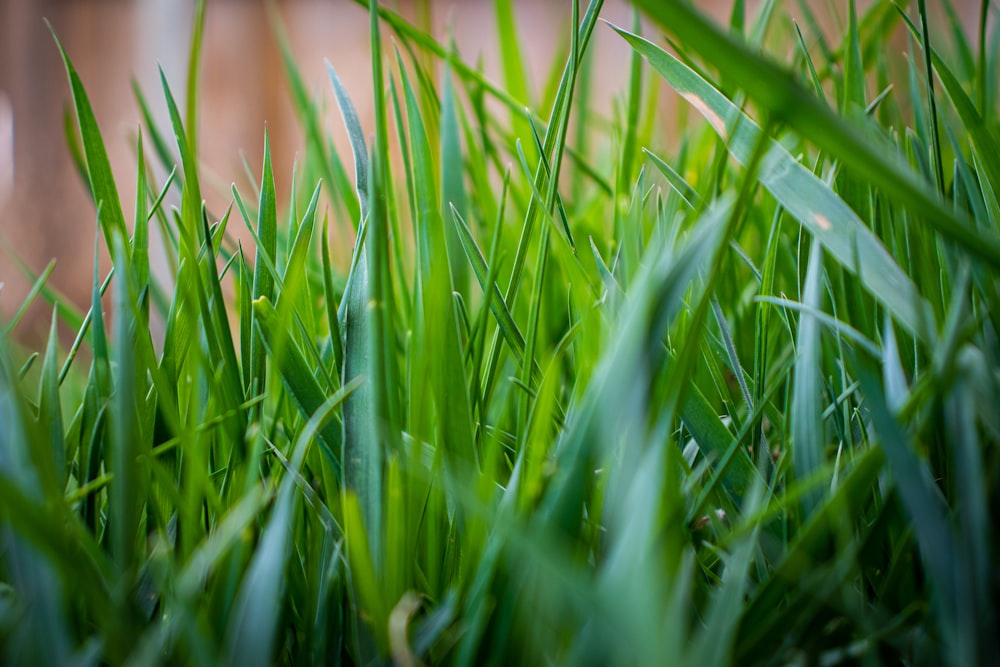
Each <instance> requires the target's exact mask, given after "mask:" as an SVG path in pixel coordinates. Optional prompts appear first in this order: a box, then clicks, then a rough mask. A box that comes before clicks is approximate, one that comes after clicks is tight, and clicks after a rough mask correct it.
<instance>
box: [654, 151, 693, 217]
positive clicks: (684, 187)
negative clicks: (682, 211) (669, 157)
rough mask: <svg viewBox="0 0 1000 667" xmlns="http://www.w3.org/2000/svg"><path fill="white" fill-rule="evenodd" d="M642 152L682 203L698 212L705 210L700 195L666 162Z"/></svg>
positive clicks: (655, 155) (656, 156) (657, 156)
mask: <svg viewBox="0 0 1000 667" xmlns="http://www.w3.org/2000/svg"><path fill="white" fill-rule="evenodd" d="M642 152H643V153H645V155H646V157H648V158H649V161H650V162H652V163H653V166H654V167H656V168H657V169H658V170H659V172H660V173H661V174H663V176H664V177H665V178H666V179H667V183H669V184H670V187H671V188H673V189H674V191H675V192H677V194H678V195H679V196H680V198H681V199H682V200H684V203H685V204H687V205H688V206H689V207H691V208H693V209H694V210H696V211H700V210H702V209H703V208H705V202H704V201H703V200H702V198H701V195H699V194H698V191H697V190H695V189H694V188H693V187H692V186H691V185H690V184H689V183H688V182H687V181H686V180H685V179H684V177H683V176H681V175H680V174H679V173H677V171H676V170H675V169H674V168H673V167H671V166H670V165H669V164H667V162H666V161H665V160H664V159H663V158H661V157H660V156H659V155H657V154H656V153H653V152H652V151H650V150H649V149H647V148H643V149H642Z"/></svg>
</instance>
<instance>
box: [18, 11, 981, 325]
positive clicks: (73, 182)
mask: <svg viewBox="0 0 1000 667" xmlns="http://www.w3.org/2000/svg"><path fill="white" fill-rule="evenodd" d="M879 1H881V0H879ZM937 1H938V0H931V2H930V3H928V4H931V5H933V4H936V3H937ZM268 4H269V3H266V2H263V1H257V0H208V15H207V20H206V34H205V42H204V55H203V60H202V70H201V95H200V116H199V131H200V140H201V145H200V148H201V158H202V160H203V163H204V167H203V178H204V179H205V180H206V182H208V183H209V184H211V185H212V186H214V187H212V188H211V190H210V191H206V193H205V196H206V198H207V199H208V202H209V208H210V210H215V211H221V210H224V209H225V208H226V207H227V206H228V204H229V200H230V195H229V190H230V186H231V184H232V183H233V182H234V181H235V182H236V183H237V184H238V186H239V187H240V189H241V191H243V192H245V193H246V192H251V189H250V186H249V185H248V181H247V178H246V176H245V169H244V166H243V165H244V159H245V160H246V161H248V163H249V164H250V165H251V166H252V168H253V170H254V172H255V173H259V171H260V162H261V159H262V146H263V131H264V127H265V124H266V126H267V128H268V131H269V134H270V141H271V147H272V151H273V157H274V162H275V165H274V166H275V175H276V177H277V179H278V189H279V193H278V194H279V199H281V197H282V195H283V194H287V193H288V189H289V183H288V181H289V178H290V175H291V172H292V165H293V162H294V160H295V156H296V152H297V151H298V150H300V149H301V147H302V145H303V138H302V134H301V131H300V129H299V128H298V126H297V123H296V121H295V117H294V113H293V110H292V106H291V103H290V99H289V95H288V91H287V86H286V84H285V78H284V74H283V69H282V64H281V59H280V52H279V49H278V45H277V40H276V38H275V33H274V29H273V25H272V16H274V15H275V14H276V15H278V16H280V19H281V22H282V24H283V25H284V28H285V30H286V32H287V34H288V36H289V39H290V42H291V45H292V49H293V51H294V53H295V56H296V58H297V60H298V63H299V66H300V68H301V69H302V73H303V75H304V76H305V77H306V80H307V82H308V84H309V85H310V86H311V89H312V90H313V91H314V92H315V93H316V94H319V93H321V92H322V93H323V94H324V95H326V98H327V99H331V96H330V95H329V82H328V79H327V77H326V72H325V69H324V64H323V60H324V58H326V59H329V60H330V61H331V62H332V63H333V65H334V66H335V67H336V68H337V70H338V72H339V73H340V76H341V78H342V79H343V81H344V83H345V85H346V86H347V88H348V90H349V92H350V94H351V95H352V98H353V100H354V102H355V104H356V106H357V107H358V112H359V115H360V117H361V119H362V124H363V125H366V128H365V129H366V131H370V129H371V128H370V119H371V104H372V103H371V93H370V86H371V83H370V82H371V70H370V65H369V63H368V57H369V56H368V52H369V42H368V17H367V11H366V10H365V9H364V8H363V7H360V6H359V5H358V4H356V3H355V2H353V1H351V0H284V1H276V2H272V3H270V5H271V8H272V9H276V10H277V11H276V12H269V11H268ZM386 4H389V5H390V6H392V4H393V3H391V2H389V3H386ZM698 4H699V6H700V7H704V8H705V9H707V10H710V11H711V12H713V13H714V14H716V15H717V16H719V17H724V16H726V15H727V14H728V12H729V10H730V7H731V5H732V0H709V1H705V2H699V3H698ZM758 4H759V3H757V2H751V3H750V6H751V10H752V8H754V7H756V6H757V5H758ZM811 4H813V5H815V6H816V7H817V8H818V9H819V10H820V13H821V14H822V15H823V16H825V17H827V18H826V20H827V21H828V23H829V27H830V29H831V31H832V32H834V33H837V32H838V31H839V30H840V26H841V25H842V21H843V16H844V13H845V12H846V8H847V5H848V3H847V0H814V1H812V2H811ZM858 4H859V8H863V7H864V6H867V5H869V4H870V2H859V3H858ZM955 4H956V6H958V7H959V8H960V10H961V11H962V12H963V14H964V15H965V18H966V20H967V21H968V24H969V26H972V25H974V21H975V17H976V14H977V12H978V9H979V0H955ZM783 5H784V6H785V9H786V10H787V11H788V12H789V13H791V14H792V15H794V13H795V8H796V6H797V3H796V2H795V1H794V0H786V2H784V3H783ZM515 6H516V16H517V19H518V25H519V36H520V38H521V40H522V44H523V46H524V47H525V51H526V53H525V54H524V57H525V60H526V62H527V63H528V66H529V69H530V74H531V78H532V83H533V84H534V86H535V87H536V90H537V88H538V87H540V86H541V85H542V84H543V83H544V81H545V77H546V75H547V72H548V71H549V68H550V65H551V61H552V57H553V54H554V53H555V51H556V48H557V46H558V45H559V44H560V43H561V40H562V39H563V37H564V33H566V25H567V19H568V16H569V6H570V4H569V2H568V0H525V1H520V2H516V3H515ZM193 7H194V0H0V283H3V288H2V289H0V317H4V318H9V317H10V315H11V314H12V313H13V312H14V311H15V310H16V309H17V308H18V306H19V305H20V304H21V302H22V300H23V298H24V296H25V294H26V293H27V290H28V288H29V287H30V284H31V281H30V280H29V279H28V278H26V277H25V273H24V270H23V269H22V268H21V267H20V266H19V265H18V262H16V261H14V259H13V257H15V256H16V257H18V258H20V259H21V260H23V262H24V264H25V265H26V266H27V268H28V269H30V270H31V271H34V272H36V273H37V272H40V271H42V270H43V269H44V268H45V266H46V265H47V264H48V262H49V261H50V260H52V259H53V258H54V259H56V260H57V264H56V269H55V271H54V273H53V275H52V278H51V280H50V282H49V284H50V285H51V286H52V287H54V288H55V289H57V290H58V291H59V292H61V293H62V294H64V295H65V296H66V297H68V298H69V299H71V300H73V301H74V302H76V303H77V304H83V303H86V302H88V301H89V291H90V286H89V285H90V280H91V278H90V276H91V271H92V264H93V242H94V234H95V224H96V223H95V216H94V209H93V205H92V204H91V203H90V202H89V199H88V196H87V194H86V190H85V188H84V185H83V183H82V182H81V180H80V177H79V175H78V174H77V172H76V170H75V168H74V167H73V163H72V161H71V159H70V157H69V151H68V149H67V148H66V142H65V139H64V130H63V115H64V113H65V110H66V109H67V108H68V105H69V103H70V98H69V92H68V85H67V83H66V75H65V70H64V68H63V65H62V62H61V60H60V58H59V53H58V50H57V49H56V46H55V43H54V41H53V39H52V37H51V35H50V34H49V31H48V28H47V27H46V25H45V23H44V21H43V19H48V21H50V22H51V24H52V26H53V28H54V29H55V31H56V33H57V34H58V35H59V37H60V39H61V40H62V41H63V44H64V46H65V47H66V50H67V52H68V53H69V55H70V57H71V58H72V59H73V61H74V64H75V66H76V69H77V71H78V72H79V74H80V77H81V79H82V80H83V83H84V85H85V86H86V88H87V91H88V94H89V96H90V101H91V104H92V105H93V107H94V110H95V113H96V116H97V120H98V123H99V124H100V126H101V130H102V133H103V135H104V139H105V142H106V144H107V148H108V152H109V155H110V158H111V163H112V168H113V170H114V173H115V176H116V179H117V183H118V189H119V193H120V194H121V196H122V202H123V207H124V208H125V210H126V211H129V210H130V209H131V207H132V202H133V194H132V193H133V192H134V188H135V174H134V155H133V153H134V146H135V135H136V131H137V128H138V126H139V123H140V114H139V111H138V106H137V104H136V102H135V98H134V96H133V93H132V81H133V80H134V81H135V82H136V83H137V84H138V85H139V86H140V87H141V88H142V90H143V91H144V92H145V94H146V96H147V99H148V100H149V101H150V103H151V105H152V107H153V113H154V116H155V117H156V118H157V120H158V121H159V123H160V125H161V127H166V125H167V123H166V120H167V118H166V109H165V105H164V103H163V101H162V100H163V96H162V93H161V90H160V84H159V75H158V71H157V67H158V66H159V67H162V68H163V71H164V73H165V74H166V76H167V79H168V80H169V81H170V83H171V86H172V89H173V92H174V94H175V95H176V96H177V97H178V98H179V99H178V104H179V105H181V108H183V104H184V102H183V89H184V81H185V69H186V63H187V57H188V48H189V44H190V31H191V21H192V14H193ZM396 7H397V8H398V9H399V10H400V11H401V13H403V14H404V15H405V16H408V17H410V18H411V19H413V20H415V21H418V22H422V23H423V25H427V26H430V27H431V29H432V32H434V33H435V35H436V36H437V37H438V38H439V39H440V40H447V39H448V38H449V35H450V34H453V35H454V39H455V41H456V43H457V46H458V49H459V51H460V53H461V54H462V56H463V58H464V59H465V61H466V62H470V63H476V62H478V61H480V60H481V61H482V63H483V65H484V68H485V71H486V73H487V75H488V76H489V77H490V78H492V79H494V80H499V79H500V72H499V63H498V46H497V41H496V29H495V18H494V17H495V9H494V4H493V2H492V0H465V1H462V0H434V1H432V2H429V3H421V5H420V7H421V9H419V10H418V8H417V7H415V6H414V3H413V2H412V1H409V2H407V1H402V2H398V3H396ZM418 14H419V15H418ZM602 15H603V16H604V18H606V19H607V20H609V21H612V22H615V23H618V24H621V25H626V26H627V25H629V24H630V22H631V9H630V8H629V6H628V4H627V2H625V0H608V1H607V2H606V5H605V9H604V11H603V13H602ZM788 27H790V26H788ZM595 40H596V41H595V48H596V60H595V62H596V63H597V73H596V78H595V80H596V81H597V82H604V81H606V82H607V83H608V85H607V86H604V87H603V88H602V89H601V90H600V91H597V94H596V98H595V103H596V104H597V105H599V106H601V107H603V108H604V110H610V107H611V104H612V102H613V98H614V96H615V95H616V94H617V93H618V92H619V91H620V88H621V86H622V85H623V83H624V79H625V73H626V72H627V66H628V65H627V59H628V55H629V54H628V50H627V48H626V47H625V46H624V43H623V42H622V41H621V40H620V39H619V38H617V36H614V35H613V34H611V31H610V30H608V29H606V28H605V27H604V26H601V27H600V28H599V29H598V30H597V33H596V35H595ZM904 45H905V44H904ZM902 48H903V47H902V46H901V50H902ZM667 104H668V105H669V104H670V103H669V101H668V102H667ZM668 112H669V111H668ZM331 127H332V129H333V134H334V137H335V138H336V139H337V141H338V148H339V149H340V150H342V151H343V153H344V154H345V156H347V155H348V154H349V147H348V144H347V140H346V136H345V135H344V132H343V131H342V129H341V126H340V124H339V121H338V122H337V123H336V124H333V125H331ZM127 217H129V218H130V217H131V216H129V215H128V214H127ZM235 226H241V225H239V224H237V225H234V226H231V227H230V228H231V229H232V228H233V227H235ZM105 261H106V259H105ZM50 312H51V311H50V310H49V308H48V307H46V306H41V305H40V306H39V307H36V308H34V309H32V312H31V313H30V314H29V317H27V318H26V319H25V320H24V321H23V322H22V324H21V326H20V327H19V330H18V333H19V337H20V338H22V339H23V338H25V337H34V335H37V334H38V333H40V332H42V331H45V330H46V329H47V327H48V321H49V317H50Z"/></svg>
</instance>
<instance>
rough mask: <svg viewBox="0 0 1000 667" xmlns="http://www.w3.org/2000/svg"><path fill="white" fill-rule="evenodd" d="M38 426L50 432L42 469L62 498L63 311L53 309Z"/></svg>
mask: <svg viewBox="0 0 1000 667" xmlns="http://www.w3.org/2000/svg"><path fill="white" fill-rule="evenodd" d="M0 354H5V351H4V350H2V349H0ZM38 423H39V424H40V425H42V426H43V427H44V428H45V429H46V430H47V431H48V436H49V437H48V440H49V449H50V451H49V452H48V454H43V455H42V460H43V461H45V462H46V464H45V465H43V466H39V468H40V469H41V472H43V473H45V474H47V475H48V476H49V477H50V479H49V480H48V483H47V484H46V486H47V488H49V489H51V490H53V491H55V492H56V493H58V494H60V495H61V494H62V493H63V492H64V491H65V489H66V476H67V475H66V473H67V469H66V435H65V431H64V430H63V428H64V427H63V415H62V399H61V397H60V396H59V311H58V309H56V308H55V307H53V309H52V324H51V325H50V327H49V341H48V343H47V344H46V347H45V360H44V361H43V362H42V378H41V383H40V384H39V386H38ZM46 468H49V469H50V470H46Z"/></svg>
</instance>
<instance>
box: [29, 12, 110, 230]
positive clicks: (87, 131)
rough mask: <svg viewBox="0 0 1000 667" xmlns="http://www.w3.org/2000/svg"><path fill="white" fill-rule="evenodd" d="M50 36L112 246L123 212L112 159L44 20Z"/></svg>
mask: <svg viewBox="0 0 1000 667" xmlns="http://www.w3.org/2000/svg"><path fill="white" fill-rule="evenodd" d="M46 25H47V26H48V28H49V31H50V32H51V33H52V38H53V39H54V40H55V42H56V46H57V47H58V49H59V54H60V55H61V56H62V60H63V65H64V66H65V67H66V76H67V78H68V79H69V84H70V90H71V92H72V94H73V107H74V108H75V109H76V120H77V124H78V125H79V128H80V138H81V139H82V141H83V153H84V155H85V156H86V158H87V176H88V178H89V181H90V190H91V192H92V193H93V195H94V201H95V202H96V203H97V204H98V206H99V207H100V208H101V210H103V211H104V218H103V219H104V222H105V223H106V224H107V225H108V231H106V232H105V241H106V242H107V243H108V247H110V246H111V242H112V236H111V230H114V231H116V232H119V233H121V234H123V235H125V234H127V232H126V230H125V214H124V213H122V208H121V199H119V197H118V188H117V186H116V185H115V179H114V174H113V173H112V172H111V162H110V161H109V160H108V153H107V151H106V150H105V148H104V139H103V138H102V137H101V131H100V129H99V128H98V126H97V118H96V117H95V116H94V110H93V108H92V107H91V106H90V100H89V98H88V97H87V92H86V90H85V89H84V87H83V82H82V81H81V80H80V77H79V75H78V74H77V73H76V69H75V68H74V67H73V63H72V62H70V59H69V55H67V53H66V50H65V49H64V48H63V45H62V42H60V41H59V37H57V36H56V32H55V29H54V28H53V27H52V24H51V23H48V21H46Z"/></svg>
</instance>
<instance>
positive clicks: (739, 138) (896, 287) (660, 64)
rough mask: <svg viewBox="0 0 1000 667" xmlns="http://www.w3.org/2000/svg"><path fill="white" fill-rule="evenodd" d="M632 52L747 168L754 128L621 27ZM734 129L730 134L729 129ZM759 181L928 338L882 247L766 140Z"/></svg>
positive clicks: (909, 289) (921, 311) (911, 288)
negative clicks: (637, 53)
mask: <svg viewBox="0 0 1000 667" xmlns="http://www.w3.org/2000/svg"><path fill="white" fill-rule="evenodd" d="M616 30H618V32H619V34H621V35H622V37H624V38H625V39H626V40H627V41H628V42H629V43H630V44H631V45H632V47H633V48H635V49H638V50H639V51H640V52H642V53H643V55H645V56H646V58H648V59H649V61H650V63H651V64H652V66H653V68H654V69H656V71H658V72H659V73H660V74H661V75H662V76H663V77H664V78H665V79H666V80H667V81H668V82H669V83H670V85H671V86H672V87H674V88H675V89H676V90H677V91H678V92H679V93H680V94H681V96H682V97H684V98H685V99H687V100H688V101H689V102H690V103H691V104H692V105H693V106H694V107H695V108H696V109H697V110H698V111H699V112H700V113H701V114H702V115H703V116H705V118H706V119H707V120H708V121H709V124H711V125H712V127H713V129H714V130H715V131H716V132H717V133H719V135H720V136H721V137H723V138H725V139H726V140H727V142H726V146H727V148H728V150H729V152H730V153H731V154H732V155H733V157H734V158H735V159H736V160H737V161H738V162H740V163H742V164H746V163H747V161H749V159H750V155H751V152H752V150H753V146H754V145H755V144H756V143H757V141H758V137H759V136H760V128H759V127H758V126H757V125H756V124H755V123H754V122H753V121H752V120H750V118H749V117H747V116H746V115H744V114H743V113H742V112H741V111H740V110H739V109H738V108H737V107H736V106H734V105H733V104H732V103H731V102H730V101H729V100H727V99H726V98H725V97H724V96H723V95H722V94H721V93H720V92H719V91H718V90H716V89H715V88H713V87H712V85H711V84H709V83H708V82H707V81H705V80H704V79H702V78H701V77H699V76H698V75H697V74H696V73H695V72H694V71H692V70H691V69H689V68H688V67H686V66H685V65H684V64H683V63H681V62H680V61H679V60H677V59H676V58H674V57H673V56H671V55H670V54H668V53H667V52H666V51H664V50H663V49H660V48H659V47H657V46H655V45H653V44H652V43H650V42H648V41H646V40H643V39H642V38H640V37H636V36H634V35H630V34H629V33H626V32H624V31H622V30H620V29H616ZM734 128H735V129H734ZM769 141H771V146H770V149H769V150H768V152H767V154H766V155H765V157H764V159H763V162H762V164H761V168H760V171H759V172H758V178H759V179H760V182H761V183H762V184H763V185H764V186H765V187H766V188H768V190H770V191H771V193H772V194H773V195H774V196H775V198H776V199H777V200H778V201H779V202H780V203H781V204H782V206H783V207H784V208H785V209H786V210H787V211H788V212H789V213H791V214H792V215H793V216H795V218H796V219H797V220H798V221H799V222H800V223H801V224H802V225H803V226H804V227H805V228H806V229H808V230H809V231H810V232H811V233H812V234H813V235H814V236H815V237H816V238H818V239H819V240H820V242H821V243H823V245H824V246H825V247H826V248H827V249H828V250H829V251H830V254H832V255H833V256H834V257H835V258H836V259H837V260H838V261H839V262H840V263H841V265H843V266H844V268H846V269H848V270H850V271H854V272H856V273H858V274H859V275H858V277H859V278H860V279H861V281H862V282H863V283H864V284H865V285H866V286H867V287H868V289H869V290H871V292H872V294H874V295H875V296H876V297H878V298H879V300H880V301H881V302H882V303H883V304H884V305H885V307H886V308H888V309H889V310H890V311H891V312H892V313H893V315H894V316H895V317H896V318H897V319H898V320H899V321H900V323H902V324H903V325H904V326H905V327H906V328H907V330H908V331H910V333H912V334H913V335H914V336H916V337H917V338H920V339H923V340H924V341H927V340H929V338H930V325H931V323H932V319H931V314H930V310H929V308H928V306H927V304H926V302H924V300H923V299H922V298H921V297H920V292H919V291H918V290H917V288H916V286H915V285H914V284H913V282H912V281H910V279H909V277H907V275H906V274H905V273H904V272H903V271H902V270H901V269H900V268H899V266H898V265H897V264H896V263H895V261H893V259H892V257H891V256H890V255H889V253H888V252H887V251H886V249H885V247H884V246H883V245H882V244H881V242H879V240H878V238H876V237H875V235H874V234H872V233H871V231H869V230H868V228H867V227H865V226H864V224H863V223H862V222H861V220H860V219H859V218H858V216H857V215H856V214H855V213H854V211H852V210H851V209H850V207H849V206H847V205H846V204H845V203H844V201H843V200H842V199H840V198H839V197H838V196H837V195H836V193H834V192H833V191H832V190H831V189H830V188H829V187H828V186H826V185H825V184H824V183H823V182H822V181H820V180H819V179H818V178H817V177H816V176H815V175H813V174H812V172H810V171H809V170H808V169H806V168H805V167H803V166H802V165H800V164H799V163H798V162H797V161H796V160H795V158H793V157H792V156H791V155H790V154H789V153H788V151H786V150H785V149H784V148H783V147H782V146H781V145H780V144H778V143H777V142H775V141H773V140H769Z"/></svg>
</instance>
